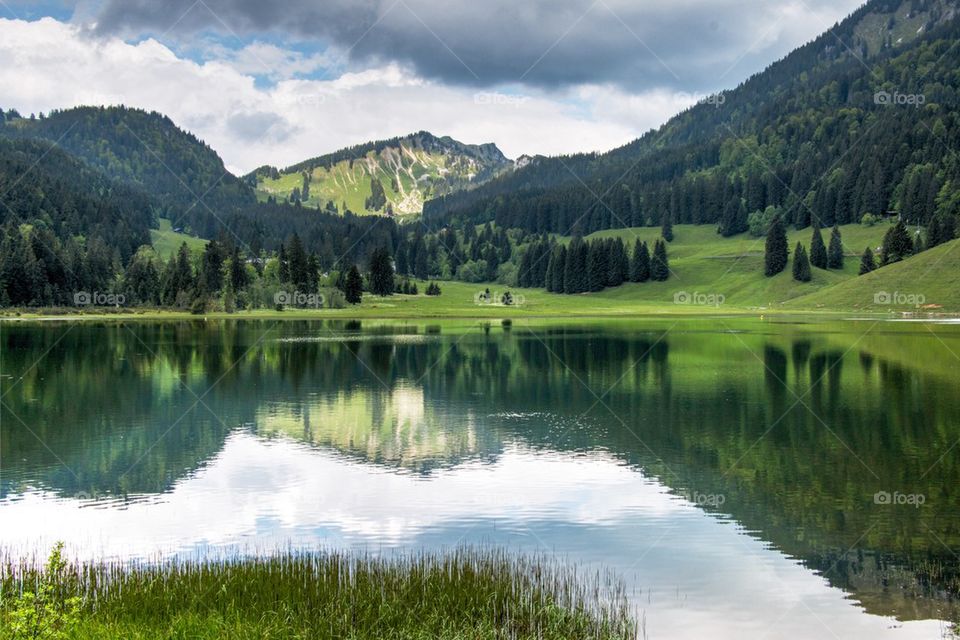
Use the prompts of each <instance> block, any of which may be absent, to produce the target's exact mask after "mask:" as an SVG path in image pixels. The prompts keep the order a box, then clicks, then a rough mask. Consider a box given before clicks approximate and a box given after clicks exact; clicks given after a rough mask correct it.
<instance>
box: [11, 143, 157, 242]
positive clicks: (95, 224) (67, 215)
mask: <svg viewBox="0 0 960 640" xmlns="http://www.w3.org/2000/svg"><path fill="white" fill-rule="evenodd" d="M154 222H155V220H154V218H153V214H152V210H151V206H150V199H149V197H148V196H147V194H146V193H145V192H143V190H141V189H137V188H135V187H131V186H127V185H124V184H122V183H120V182H118V181H116V180H113V179H111V178H109V177H107V176H106V175H104V174H103V173H102V172H100V171H97V170H96V169H93V168H91V167H89V166H88V165H86V164H85V163H83V162H81V161H79V160H78V159H76V158H75V157H73V156H72V155H70V154H69V153H67V152H65V151H63V150H61V149H59V148H57V147H56V146H55V145H52V144H51V143H49V142H46V141H41V140H22V139H12V140H11V139H6V138H3V137H2V136H0V226H4V227H8V228H9V227H12V228H16V227H20V226H24V225H26V226H28V227H31V228H33V229H34V230H39V231H40V232H41V233H42V234H50V235H51V236H52V238H51V240H50V242H51V244H52V243H53V242H66V241H68V240H70V239H73V238H78V237H98V238H100V239H102V240H104V241H105V242H106V243H107V244H108V245H109V246H110V247H111V248H113V249H115V250H117V251H118V252H119V256H120V257H121V258H123V259H125V258H127V257H129V256H130V255H131V254H132V253H133V252H134V251H136V249H137V247H138V246H140V245H141V244H145V243H147V242H149V240H150V236H149V233H148V231H149V229H150V227H151V226H153V224H154Z"/></svg>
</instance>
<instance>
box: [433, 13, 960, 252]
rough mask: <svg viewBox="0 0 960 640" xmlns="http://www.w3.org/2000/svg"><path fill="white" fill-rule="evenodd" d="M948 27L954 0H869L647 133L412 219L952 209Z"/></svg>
mask: <svg viewBox="0 0 960 640" xmlns="http://www.w3.org/2000/svg"><path fill="white" fill-rule="evenodd" d="M958 38H960V20H958V18H957V2H956V1H955V0H873V1H872V2H869V3H867V4H866V5H865V6H864V7H862V8H861V9H860V10H858V11H857V12H855V13H854V14H853V15H851V16H850V17H849V18H847V19H846V20H844V21H843V22H842V23H840V24H839V25H836V26H835V27H834V28H832V29H831V30H829V31H828V32H827V33H825V34H824V35H822V36H820V37H819V38H817V39H816V40H814V41H813V42H811V43H809V44H807V45H805V46H804V47H801V48H800V49H797V50H796V51H794V52H793V53H791V54H790V55H788V56H787V57H786V58H784V59H783V60H781V61H779V62H777V63H775V64H773V65H771V66H770V67H769V68H768V69H767V70H765V71H764V72H762V73H760V74H757V75H755V76H754V77H752V78H750V79H748V80H747V81H746V82H744V83H743V84H742V85H741V86H739V87H738V88H737V89H735V90H732V91H729V92H725V93H723V94H720V95H718V96H714V97H713V98H712V99H710V100H705V101H703V102H702V103H701V104H698V105H696V106H694V107H692V108H691V109H689V110H687V111H685V112H683V113H681V114H679V115H678V116H676V117H675V118H673V119H672V120H670V121H669V122H668V123H667V124H665V125H664V126H663V127H661V128H660V129H659V130H657V131H653V132H650V133H648V134H647V135H645V136H643V137H642V138H640V139H638V140H636V141H634V142H631V143H630V144H628V145H626V146H624V147H621V148H619V149H615V150H613V151H610V152H608V153H606V154H602V155H579V156H571V157H560V158H538V159H536V161H534V162H533V163H531V164H530V165H529V166H527V167H524V168H523V169H519V170H518V171H516V172H514V173H513V174H512V175H509V176H506V177H504V178H501V179H498V180H494V181H492V182H490V183H489V184H487V185H485V186H483V187H481V188H479V189H476V190H474V191H471V192H464V193H458V194H453V195H451V196H448V197H445V198H440V199H437V200H434V201H430V202H428V203H426V205H425V207H424V215H425V218H426V219H427V220H428V221H431V222H433V223H435V224H440V223H442V222H445V221H447V220H449V219H452V218H459V219H462V220H469V221H471V222H474V223H480V222H486V221H495V222H496V223H498V224H500V225H504V226H507V227H521V228H525V229H528V230H531V231H538V232H539V231H553V232H558V233H571V232H573V231H580V232H582V233H589V232H592V231H596V230H599V229H605V228H616V227H626V226H640V225H651V224H653V225H656V224H660V222H661V220H662V218H663V217H664V216H669V218H670V219H671V220H672V221H673V222H675V223H694V224H716V225H718V226H719V228H720V230H721V232H722V233H724V234H725V235H733V234H736V233H740V232H742V231H744V230H745V229H746V225H747V218H748V216H749V214H750V213H752V212H762V211H764V210H767V208H768V207H772V208H774V209H772V210H771V211H770V212H768V214H772V213H774V212H779V213H782V214H784V215H785V216H786V217H787V218H788V219H789V220H790V221H791V222H792V223H794V224H796V225H798V226H801V227H802V226H806V225H808V224H810V222H811V221H812V220H818V221H819V222H820V224H821V225H824V226H828V225H832V224H834V223H841V224H843V223H849V222H854V221H857V220H859V219H860V217H862V216H863V214H865V213H872V214H883V213H887V212H891V211H896V212H898V213H901V214H903V216H904V217H905V218H906V219H907V220H908V221H910V222H912V223H920V224H926V223H927V222H929V220H930V219H931V218H932V217H933V216H949V217H950V218H951V219H953V218H954V217H955V216H956V215H957V213H958V210H960V196H958V191H960V189H958V185H960V182H958V181H960V167H958V164H957V161H956V156H955V155H954V154H953V153H952V151H951V150H952V149H956V148H957V143H958V142H960V122H958V117H960V116H958V113H957V110H956V106H957V100H958V91H960V76H958V75H957V74H956V69H957V68H958V67H960V48H958V47H956V46H955V45H956V43H957V40H958ZM597 196H602V203H601V202H598V199H597Z"/></svg>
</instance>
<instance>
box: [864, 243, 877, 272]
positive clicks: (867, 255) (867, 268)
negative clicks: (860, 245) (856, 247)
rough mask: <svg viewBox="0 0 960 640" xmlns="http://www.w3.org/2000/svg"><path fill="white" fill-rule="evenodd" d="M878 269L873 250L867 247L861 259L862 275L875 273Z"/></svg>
mask: <svg viewBox="0 0 960 640" xmlns="http://www.w3.org/2000/svg"><path fill="white" fill-rule="evenodd" d="M876 268H877V259H876V258H875V257H874V256H873V250H872V249H871V248H870V247H867V248H866V249H864V250H863V255H862V256H861V257H860V275H861V276H862V275H865V274H867V273H870V272H872V271H875V270H876Z"/></svg>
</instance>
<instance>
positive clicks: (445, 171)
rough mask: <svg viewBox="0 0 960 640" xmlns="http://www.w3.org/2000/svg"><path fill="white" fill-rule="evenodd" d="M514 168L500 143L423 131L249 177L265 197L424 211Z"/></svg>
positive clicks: (363, 209) (379, 210) (362, 209)
mask: <svg viewBox="0 0 960 640" xmlns="http://www.w3.org/2000/svg"><path fill="white" fill-rule="evenodd" d="M512 168H513V163H512V162H510V161H509V160H508V159H507V158H506V157H504V155H503V154H502V153H501V152H500V150H499V149H497V148H496V146H495V145H467V144H463V143H461V142H458V141H456V140H453V139H452V138H449V137H444V138H438V137H436V136H433V135H432V134H429V133H426V132H420V133H416V134H413V135H409V136H406V137H403V138H394V139H392V140H386V141H378V142H372V143H368V144H364V145H359V146H356V147H351V148H349V149H343V150H341V151H337V152H335V153H332V154H328V155H326V156H320V157H318V158H314V159H312V160H307V161H304V162H301V163H299V164H297V165H294V166H292V167H289V168H287V169H284V170H283V171H278V170H276V169H274V168H272V167H261V168H260V169H258V170H257V171H255V172H254V173H253V174H252V176H248V179H251V178H252V179H253V180H255V182H256V187H257V197H258V198H259V199H260V200H263V201H265V200H267V199H269V198H274V199H276V200H279V201H282V200H287V201H297V200H299V201H300V202H301V203H302V204H303V205H306V206H309V207H320V208H328V209H331V210H332V208H333V207H336V208H337V210H338V211H341V212H342V211H343V209H344V208H346V209H349V210H350V211H352V212H354V213H360V214H367V213H372V214H387V215H390V214H392V215H397V216H409V215H418V214H420V213H421V212H422V210H423V203H424V201H426V200H428V199H430V198H435V197H439V196H443V195H447V194H450V193H454V192H457V191H461V190H465V189H472V188H474V187H477V186H479V185H482V184H484V183H485V182H487V181H488V180H490V179H492V178H494V177H496V176H498V175H500V174H502V173H503V172H505V171H509V170H511V169H512ZM374 190H377V193H376V194H374ZM304 194H306V197H304Z"/></svg>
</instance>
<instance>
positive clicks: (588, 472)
mask: <svg viewBox="0 0 960 640" xmlns="http://www.w3.org/2000/svg"><path fill="white" fill-rule="evenodd" d="M140 498H141V497H140V496H134V497H132V499H131V500H129V501H127V502H125V503H123V505H122V508H118V507H119V506H120V503H119V501H111V502H106V501H79V500H73V499H69V500H58V499H56V498H54V497H53V496H52V495H51V494H48V493H45V492H41V491H29V492H25V493H22V494H19V495H17V496H11V497H10V498H8V499H6V500H4V501H3V502H0V510H2V511H0V512H2V513H3V527H2V528H0V545H2V546H4V547H6V548H7V549H12V550H14V551H21V550H33V551H36V550H38V549H39V550H41V551H42V550H43V549H45V548H46V547H47V546H49V544H51V543H52V541H53V540H54V539H59V538H63V539H65V540H66V541H67V542H68V545H69V547H70V549H69V553H70V555H71V556H74V557H76V556H78V555H79V556H80V557H88V556H100V557H103V556H123V557H156V556H157V554H162V553H166V554H169V553H173V552H177V553H179V554H183V555H192V554H197V553H200V554H204V553H205V554H209V553H214V554H217V553H223V552H228V551H230V550H240V551H245V552H253V553H264V552H266V551H269V550H271V549H277V548H287V547H288V546H289V545H292V546H293V547H299V548H311V549H316V548H343V547H351V548H360V549H365V550H368V551H372V552H378V551H380V550H384V551H389V550H390V549H391V548H400V549H407V548H411V549H416V548H424V547H426V548H443V547H449V546H451V545H457V544H461V543H469V544H478V543H480V544H482V543H494V544H504V545H508V546H510V547H512V548H522V549H524V550H526V551H528V552H540V553H544V552H546V553H557V554H559V555H560V556H561V557H562V558H565V559H567V560H569V561H573V562H577V563H584V564H586V565H587V566H595V567H610V568H612V569H613V570H614V571H616V572H618V573H621V574H622V575H623V577H624V578H625V579H626V580H627V581H628V584H630V585H631V587H632V588H636V589H637V591H636V592H635V595H636V596H637V597H638V601H637V605H638V607H640V608H641V609H642V610H644V611H646V613H647V620H648V629H649V630H650V632H651V634H655V637H671V638H703V637H718V638H722V637H756V636H759V635H762V634H763V633H766V632H768V631H769V635H768V636H767V637H772V638H805V637H808V638H819V637H823V633H824V632H825V631H824V627H823V626H822V624H821V623H820V622H819V621H818V618H823V619H824V620H828V621H829V624H830V626H831V627H833V628H836V629H838V630H841V631H843V637H849V638H861V637H862V638H873V637H877V635H878V634H881V633H883V632H885V631H889V630H890V627H891V623H892V622H893V621H892V620H891V619H888V618H883V617H877V616H869V615H863V614H862V612H861V611H860V610H859V609H858V607H857V606H856V604H855V603H853V602H851V601H849V600H847V599H846V596H845V594H844V593H843V592H842V591H840V590H839V589H834V588H830V587H829V586H828V584H827V582H826V580H825V579H824V578H822V577H820V576H817V575H815V574H814V573H813V572H811V571H809V570H808V569H806V568H804V567H803V566H801V565H800V563H798V562H796V561H793V560H791V559H788V558H786V557H784V556H783V555H781V554H780V553H778V552H776V551H774V550H772V549H771V548H770V547H769V545H768V544H766V543H764V542H762V541H758V540H756V539H754V538H751V537H749V536H747V535H745V534H744V532H743V531H742V529H741V528H740V527H739V525H736V524H735V523H732V522H730V521H727V520H722V519H718V518H715V517H711V516H709V515H707V514H705V513H704V512H703V511H701V510H700V509H697V508H696V507H694V506H693V505H691V504H690V503H689V502H687V501H686V500H683V499H682V498H679V497H677V496H674V495H672V494H671V493H670V492H669V491H668V490H667V489H666V488H665V487H664V486H662V485H660V484H659V483H657V482H655V481H653V480H651V479H649V478H646V477H645V476H644V475H643V474H642V473H640V472H638V471H636V470H634V469H631V468H629V467H627V466H624V465H622V464H620V463H618V462H617V461H616V460H615V459H614V458H613V457H612V456H608V455H607V454H603V453H595V454H592V455H589V456H588V455H585V454H561V453H555V452H549V451H534V450H531V449H529V448H526V447H525V446H521V445H517V444H507V445H506V446H505V448H504V451H503V453H502V455H500V456H499V457H498V458H497V459H496V461H495V462H493V463H490V462H483V461H471V462H468V463H465V464H463V465H460V466H458V467H456V468H454V469H447V470H442V471H439V472H437V473H435V474H433V475H431V476H428V477H423V476H414V475H410V474H405V473H397V472H396V471H395V470H391V469H389V468H387V467H377V466H371V465H367V464H358V463H356V462H355V461H352V460H349V459H347V458H346V457H345V456H343V455H341V454H338V453H336V452H330V451H318V450H317V449H315V448H311V447H309V446H307V445H303V444H299V443H296V442H293V441H290V440H287V439H285V438H279V439H274V440H263V439H261V438H257V437H256V436H253V435H251V434H249V433H246V432H243V431H238V432H235V433H233V434H232V435H231V436H230V437H229V438H228V440H227V442H226V444H225V446H224V448H223V450H222V451H221V452H220V453H219V454H218V455H217V456H216V457H215V458H214V459H213V460H211V461H210V463H209V464H208V465H207V466H206V467H205V468H203V469H201V470H199V471H198V472H197V473H195V474H192V475H191V476H189V477H186V478H184V479H182V480H180V481H178V482H177V483H176V484H175V485H174V487H173V489H172V490H171V491H170V492H168V493H166V494H163V495H160V496H150V497H149V498H147V499H145V500H141V499H140ZM787 610H791V614H790V615H789V616H785V617H784V616H782V614H783V613H784V612H785V611H787ZM813 612H816V615H814V613H813ZM771 625H772V626H771ZM937 625H938V623H937V622H935V621H928V622H922V623H906V624H905V625H904V626H903V627H902V628H900V629H897V636H898V637H905V638H913V637H927V636H928V635H929V633H930V631H931V629H936V628H937ZM734 631H735V632H736V634H735V633H734ZM740 634H742V635H740ZM753 634H756V636H754V635H753Z"/></svg>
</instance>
